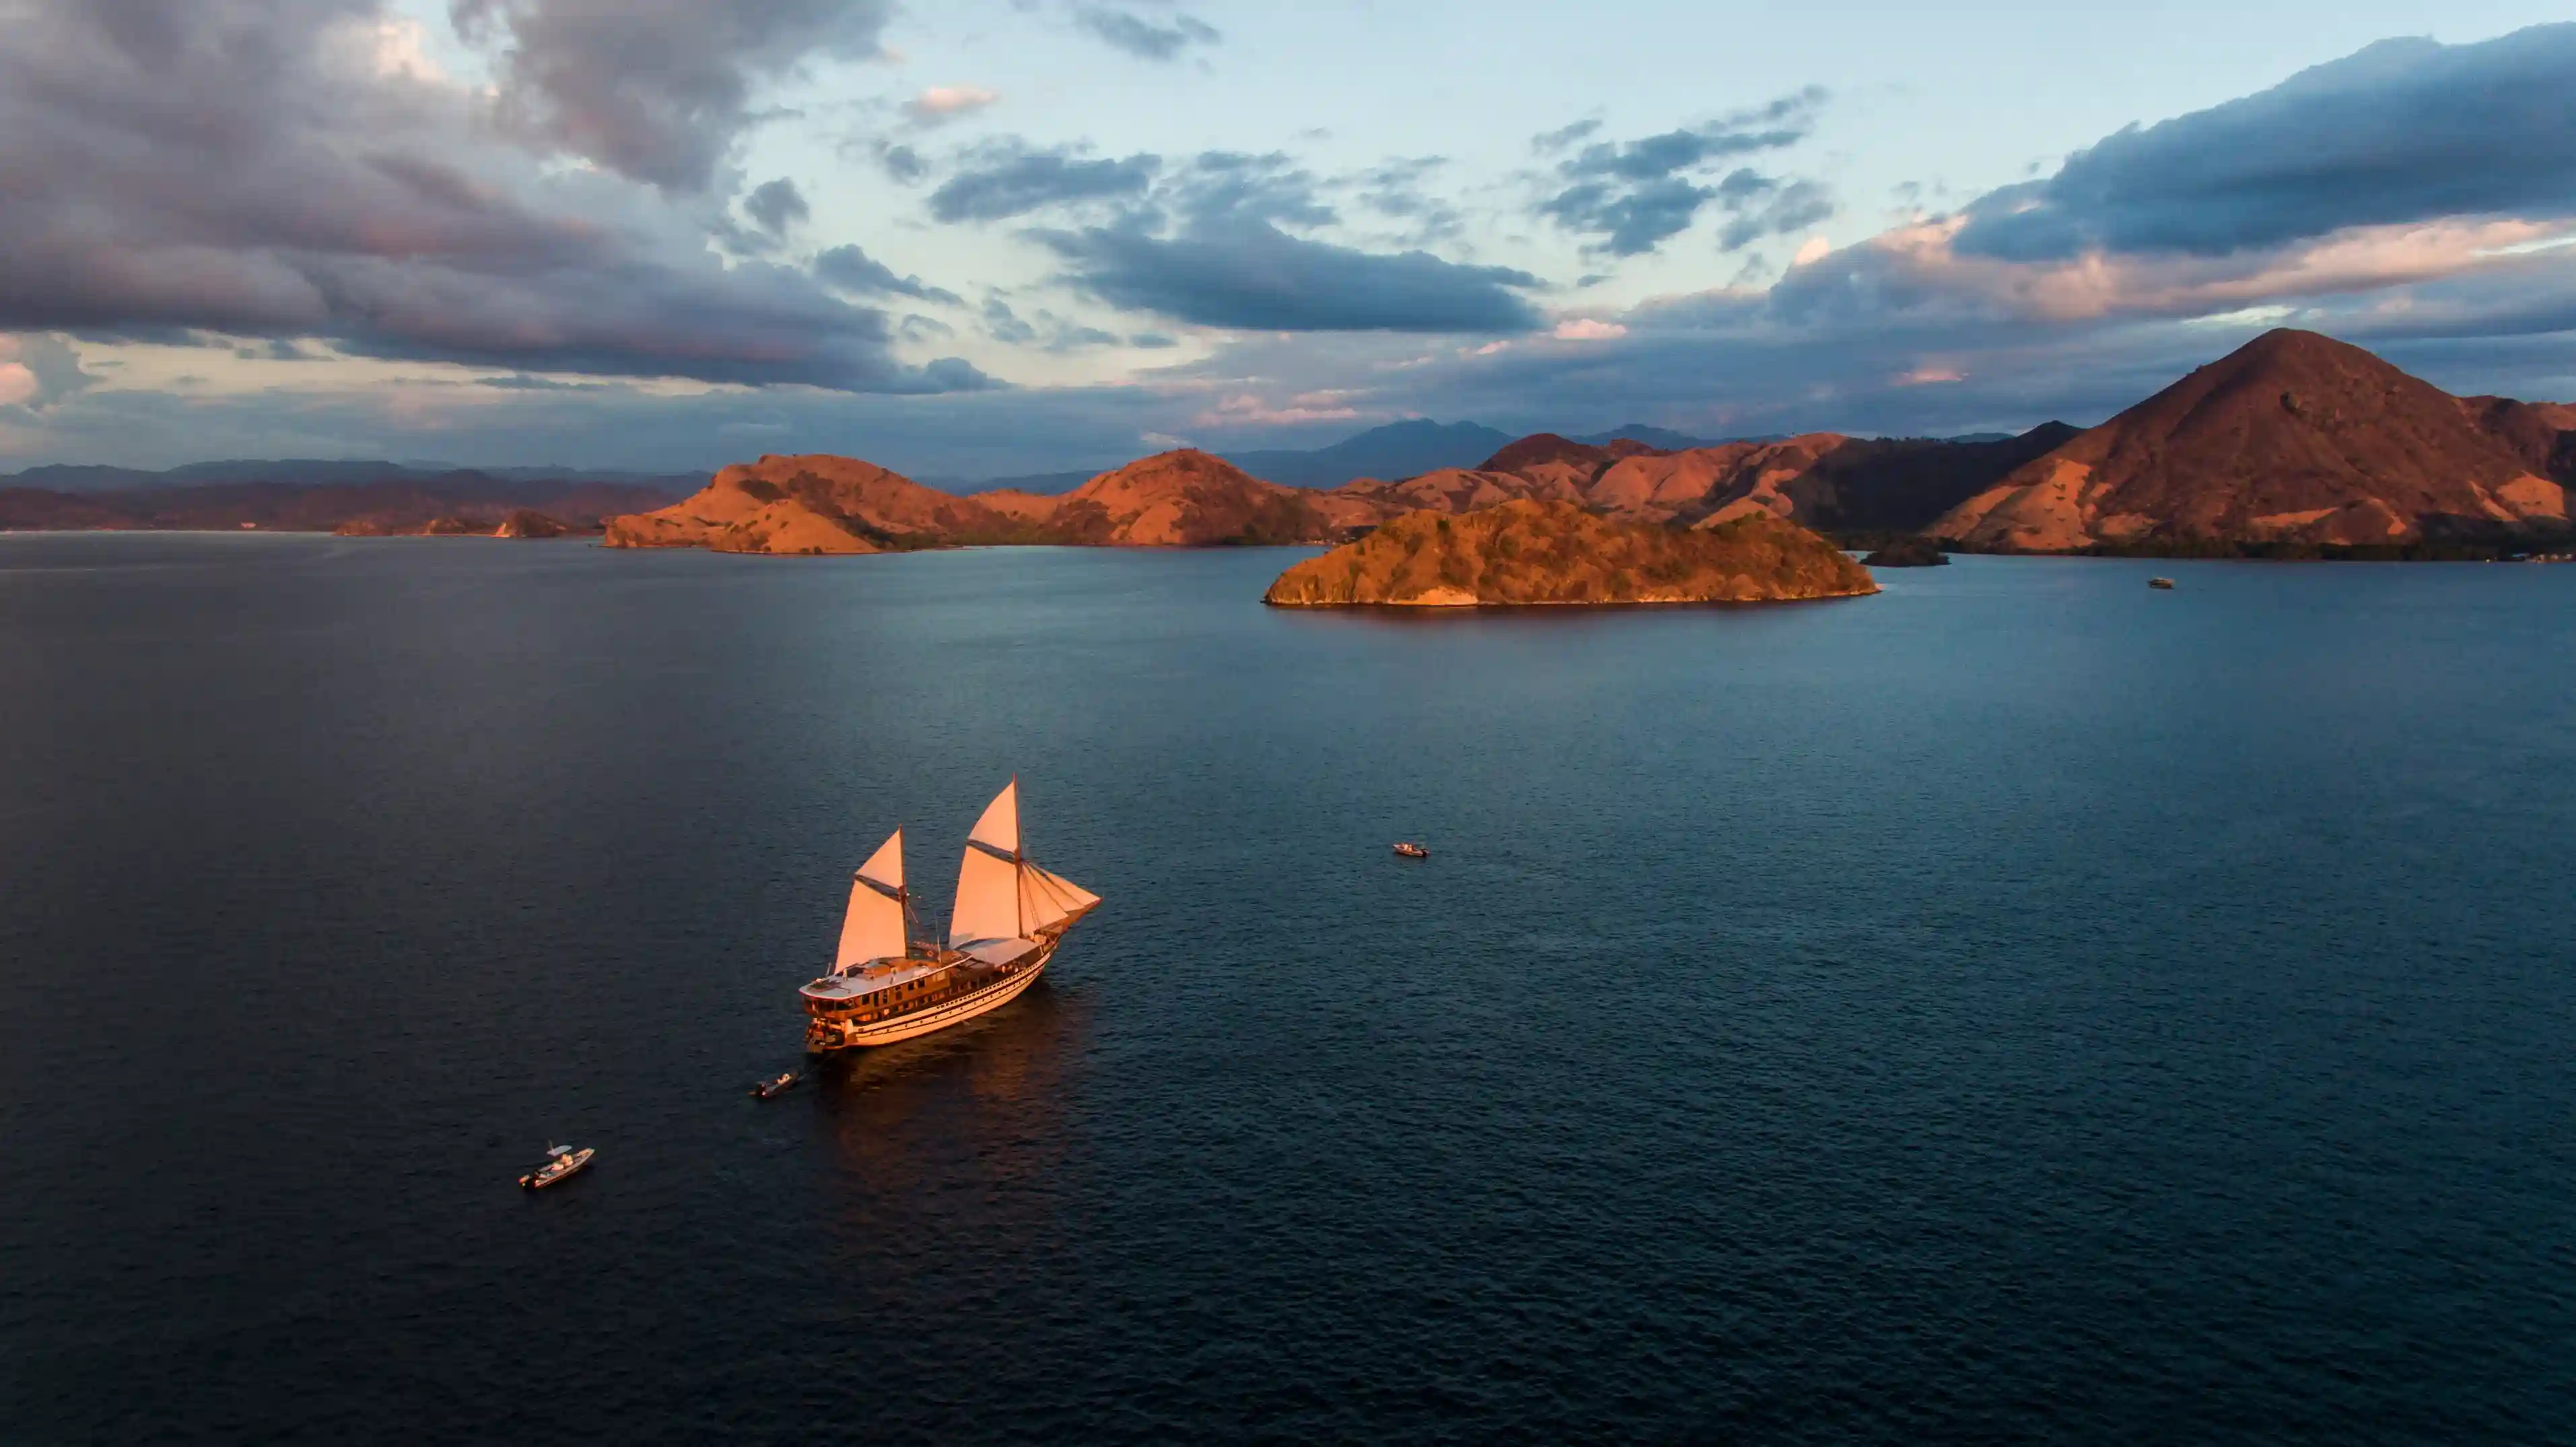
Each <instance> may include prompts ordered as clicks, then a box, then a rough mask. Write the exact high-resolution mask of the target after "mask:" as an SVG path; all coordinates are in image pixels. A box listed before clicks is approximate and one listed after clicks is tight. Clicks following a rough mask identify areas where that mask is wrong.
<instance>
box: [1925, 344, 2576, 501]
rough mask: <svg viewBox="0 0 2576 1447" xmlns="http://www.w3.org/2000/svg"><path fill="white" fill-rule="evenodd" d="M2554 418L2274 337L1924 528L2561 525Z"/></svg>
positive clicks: (2339, 350)
mask: <svg viewBox="0 0 2576 1447" xmlns="http://www.w3.org/2000/svg"><path fill="white" fill-rule="evenodd" d="M2564 415H2565V414H2564V411H2563V409H2559V408H2554V407H2549V406H2534V405H2531V404H2526V403H2520V402H2512V401H2508V400H2506V399H2502V398H2471V399H2461V398H2457V397H2453V396H2451V395H2450V394H2449V393H2447V392H2444V391H2442V390H2441V389H2440V388H2438V387H2435V386H2433V385H2432V384H2431V383H2428V382H2424V381H2420V380H2418V379H2417V378H2414V377H2411V376H2408V375H2407V374H2406V373H2404V372H2402V371H2399V370H2398V369H2397V368H2395V367H2393V366H2391V365H2389V364H2388V363H2386V362H2384V361H2382V360H2380V359H2379V358H2378V357H2375V356H2373V355H2371V354H2370V353H2369V352H2366V351H2363V350H2362V349H2361V348H2359V347H2354V346H2348V345H2346V344H2344V343H2342V342H2338V341H2335V340H2333V339H2331V338H2328V337H2322V336H2319V335H2317V334H2315V333H2313V332H2300V331H2288V330H2283V331H2275V332H2270V333H2267V334H2265V335H2263V336H2261V337H2258V338H2256V339H2255V340H2254V341H2252V342H2249V343H2247V344H2246V345H2245V346H2243V347H2241V348H2239V349H2238V350H2237V351H2235V352H2234V353H2231V354H2230V355H2228V356H2226V357H2224V358H2222V359H2220V360H2219V361H2216V362H2213V363H2211V364H2210V365H2208V366H2205V367H2202V368H2200V369H2199V370H2197V371H2195V372H2193V373H2192V374H2191V375H2190V376H2188V377H2185V378H2183V379H2182V380H2181V381H2179V382H2176V383H2175V384H2174V385H2172V386H2170V387H2168V388H2166V389H2165V390H2163V391H2162V392H2159V393H2157V394H2156V395H2155V396H2153V397H2150V398H2148V399H2147V400H2146V401H2144V402H2141V403H2139V404H2138V405H2136V406H2135V407H2132V408H2130V409H2129V410H2127V411H2126V412H2123V413H2121V414H2120V415H2119V416H2117V417H2114V418H2112V419H2111V420H2110V421H2108V422H2106V423H2104V424H2102V425H2101V426H2099V427H2096V428H2093V429H2092V430H2090V431H2088V432H2084V433H2082V434H2079V435H2078V436H2076V437H2074V438H2073V439H2071V440H2069V441H2067V442H2066V443H2065V444H2063V445H2062V446H2059V447H2057V448H2055V449H2053V450H2051V451H2050V452H2048V453H2047V454H2045V455H2044V456H2041V457H2038V458H2036V459H2034V460H2032V461H2031V462H2029V463H2027V464H2025V465H2023V466H2022V467H2019V468H2017V469H2015V470H2014V471H2013V472H2012V473H2011V474H2010V475H2009V476H2007V477H2005V478H2004V479H2003V480H2002V481H2001V482H1999V483H1998V484H1997V485H1995V486H1994V487H1992V488H1989V489H1987V490H1985V491H1983V492H1980V493H1979V494H1977V495H1976V496H1975V497H1972V498H1969V499H1968V500H1966V501H1964V502H1962V503H1960V504H1959V505H1958V506H1957V507H1955V508H1953V509H1951V510H1950V511H1949V512H1948V513H1947V514H1945V515H1943V516H1942V517H1941V518H1940V519H1939V520H1938V521H1937V522H1935V523H1934V524H1932V526H1931V527H1930V529H1929V530H1928V531H1930V532H1932V533H1933V534H1935V535H1937V536H1940V537H1944V538H1952V539H1956V540H1958V541H1959V542H1960V543H1961V544H1962V545H1963V546H1967V547H1973V548H1984V549H1991V550H1997V551H2016V552H2068V551H2075V550H2079V549H2084V548H2090V547H2097V546H2103V545H2111V546H2120V547H2133V548H2142V549H2145V550H2150V551H2152V550H2157V549H2159V548H2163V547H2179V546H2185V545H2189V544H2192V543H2194V542H2197V541H2204V540H2207V541H2227V542H2238V543H2242V542H2263V543H2273V542H2287V543H2306V544H2320V545H2341V546H2359V545H2387V544H2392V543H2404V542H2409V541H2414V540H2418V539H2423V538H2427V537H2444V536H2474V535H2479V534H2490V533H2498V532H2502V533H2515V532H2554V531H2562V530H2564V529H2565V527H2566V525H2567V495H2566V486H2565V485H2566V484H2567V483H2569V482H2576V465H2571V464H2576V447H2570V446H2569V445H2568V442H2567V438H2568V433H2567V432H2566V430H2565V429H2564V428H2562V427H2561V426H2559V425H2558V424H2559V423H2560V422H2561V421H2563V420H2564Z"/></svg>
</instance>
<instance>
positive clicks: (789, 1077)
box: [751, 1070, 805, 1100]
mask: <svg viewBox="0 0 2576 1447" xmlns="http://www.w3.org/2000/svg"><path fill="white" fill-rule="evenodd" d="M804 1078H805V1077H804V1076H801V1075H799V1074H797V1073H796V1072H795V1071H793V1070H782V1071H780V1072H779V1073H778V1074H777V1076H775V1077H774V1078H772V1079H769V1080H764V1081H762V1082H760V1083H759V1084H758V1085H755V1086H753V1087H752V1088H751V1093H752V1094H754V1095H756V1096H759V1097H760V1098H761V1099H762V1100H768V1099H770V1098H771V1097H773V1096H776V1095H778V1094H780V1093H781V1092H783V1091H788V1090H793V1089H795V1088H796V1082H798V1081H800V1080H802V1079H804Z"/></svg>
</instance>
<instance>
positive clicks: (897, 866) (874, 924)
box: [832, 829, 911, 973]
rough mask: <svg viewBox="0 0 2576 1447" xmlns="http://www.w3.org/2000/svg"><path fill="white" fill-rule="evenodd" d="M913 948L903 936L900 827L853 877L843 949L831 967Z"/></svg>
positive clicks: (844, 921)
mask: <svg viewBox="0 0 2576 1447" xmlns="http://www.w3.org/2000/svg"><path fill="white" fill-rule="evenodd" d="M910 948H911V946H910V944H908V943H907V942H906V941H905V939H904V891H903V831H902V830H900V829H897V830H896V831H894V834H893V836H892V837H890V838H888V839H887V840H886V842H885V843H884V844H882V845H880V846H878V848H877V852H876V853H874V854H871V855H869V856H868V862H867V863H865V864H862V865H860V866H859V872H858V874H857V876H856V877H854V878H853V879H852V880H851V881H850V912H849V913H848V914H847V915H845V916H843V917H842V920H841V949H840V953H839V955H838V956H836V957H835V958H834V960H833V963H832V969H833V971H834V973H838V972H840V971H842V970H846V969H849V968H850V967H851V966H853V965H864V964H866V963H867V962H869V961H870V960H888V959H894V958H896V957H897V956H900V955H902V954H904V953H905V952H906V951H908V950H909V949H910Z"/></svg>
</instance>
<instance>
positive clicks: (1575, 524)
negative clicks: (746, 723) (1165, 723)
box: [1262, 499, 1878, 608]
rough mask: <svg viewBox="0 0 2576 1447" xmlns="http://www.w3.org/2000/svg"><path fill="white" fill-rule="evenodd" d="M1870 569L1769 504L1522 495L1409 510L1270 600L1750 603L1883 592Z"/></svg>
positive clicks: (1300, 573)
mask: <svg viewBox="0 0 2576 1447" xmlns="http://www.w3.org/2000/svg"><path fill="white" fill-rule="evenodd" d="M1877 591H1878V585H1877V584H1876V583H1874V582H1872V581H1871V580H1870V576H1869V572H1868V570H1867V569H1864V568H1863V567H1861V566H1860V565H1859V564H1858V563H1855V562H1853V561H1852V560H1851V559H1850V558H1848V557H1845V556H1844V555H1843V554H1842V552H1841V551H1840V550H1838V549H1837V548H1835V547H1834V545H1833V544H1831V543H1829V542H1826V541H1825V540H1824V539H1823V538H1820V537H1818V536H1816V535H1815V534H1814V533H1811V532H1808V531H1807V530H1806V529H1804V528H1801V527H1798V526H1797V525H1795V524H1793V523H1788V522H1783V521H1781V520H1780V519H1778V518H1775V517H1773V516H1771V515H1770V514H1768V513H1762V512H1756V513H1753V514H1751V515H1749V516H1746V517H1742V518H1738V519H1736V520H1734V521H1732V522H1727V523H1722V524H1719V525H1717V526H1714V527H1709V528H1701V529H1681V528H1670V527H1662V526H1658V525H1655V524H1651V523H1637V522H1626V521H1621V520H1617V519H1613V518H1605V517H1600V516H1597V515H1595V514H1593V513H1590V512H1587V511H1585V510H1584V509H1583V508H1582V507H1580V506H1578V505H1576V504H1574V503H1570V502H1535V501H1531V500H1528V499H1522V500H1519V501H1515V502H1507V503H1503V504H1501V505H1499V506H1496V507H1491V508H1487V509H1484V510H1483V511H1481V512H1474V513H1469V514H1467V515H1466V516H1463V517H1452V516H1449V515H1447V514H1444V513H1439V512H1433V511H1429V510H1424V511H1419V512H1411V513H1406V514H1405V515H1404V516H1402V517H1399V518H1396V519H1395V520H1394V521H1392V522H1389V523H1387V524H1386V525H1385V526H1383V527H1381V528H1379V529H1378V530H1377V531H1376V532H1374V533H1371V534H1370V535H1369V536H1368V537H1366V538H1363V539H1361V540H1360V541H1358V542H1355V543H1347V544H1345V545H1343V546H1341V547H1338V548H1335V549H1334V550H1333V551H1331V552H1329V553H1326V554H1324V555H1323V556H1321V557H1317V558H1309V559H1307V560H1306V561H1304V562H1302V563H1299V564H1297V565H1296V566H1295V567H1292V568H1290V569H1289V570H1288V571H1286V572H1284V573H1282V574H1280V575H1279V580H1278V581H1277V582H1275V583H1273V584H1271V585H1270V591H1269V592H1268V593H1267V594H1266V595H1264V597H1263V600H1262V601H1264V602H1267V603H1273V604H1277V605H1279V606H1282V607H1294V608H1333V607H1350V606H1355V605H1373V604H1394V605H1399V606H1406V607H1431V608H1439V607H1465V606H1472V605H1476V604H1515V605H1519V604H1588V605H1601V604H1618V603H1708V602H1730V603H1750V602H1763V601H1772V600H1779V599H1790V598H1841V597H1852V596H1856V595H1859V594H1864V593H1875V592H1877Z"/></svg>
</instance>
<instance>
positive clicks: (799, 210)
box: [742, 176, 814, 236]
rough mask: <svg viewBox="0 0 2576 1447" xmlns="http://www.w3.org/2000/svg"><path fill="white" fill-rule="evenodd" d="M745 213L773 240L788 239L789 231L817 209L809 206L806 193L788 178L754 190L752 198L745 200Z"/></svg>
mask: <svg viewBox="0 0 2576 1447" xmlns="http://www.w3.org/2000/svg"><path fill="white" fill-rule="evenodd" d="M742 209H743V214H745V215H747V216H749V217H750V218H751V219H752V220H753V221H754V222H755V223H757V224H758V225H759V227H760V229H761V230H763V231H766V232H768V233H769V234H770V235H772V236H784V235H786V234H787V228H788V227H790V226H793V225H795V224H797V223H798V222H800V221H806V220H810V219H812V217H813V215H814V208H812V207H811V206H808V205H806V204H805V193H804V192H802V191H799V190H797V189H796V183H795V182H793V181H791V180H789V179H787V178H786V177H785V176H781V177H779V178H778V179H776V180H774V181H763V182H761V183H760V184H759V185H757V186H754V187H752V188H751V194H750V195H748V196H746V197H744V198H743V201H742Z"/></svg>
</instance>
